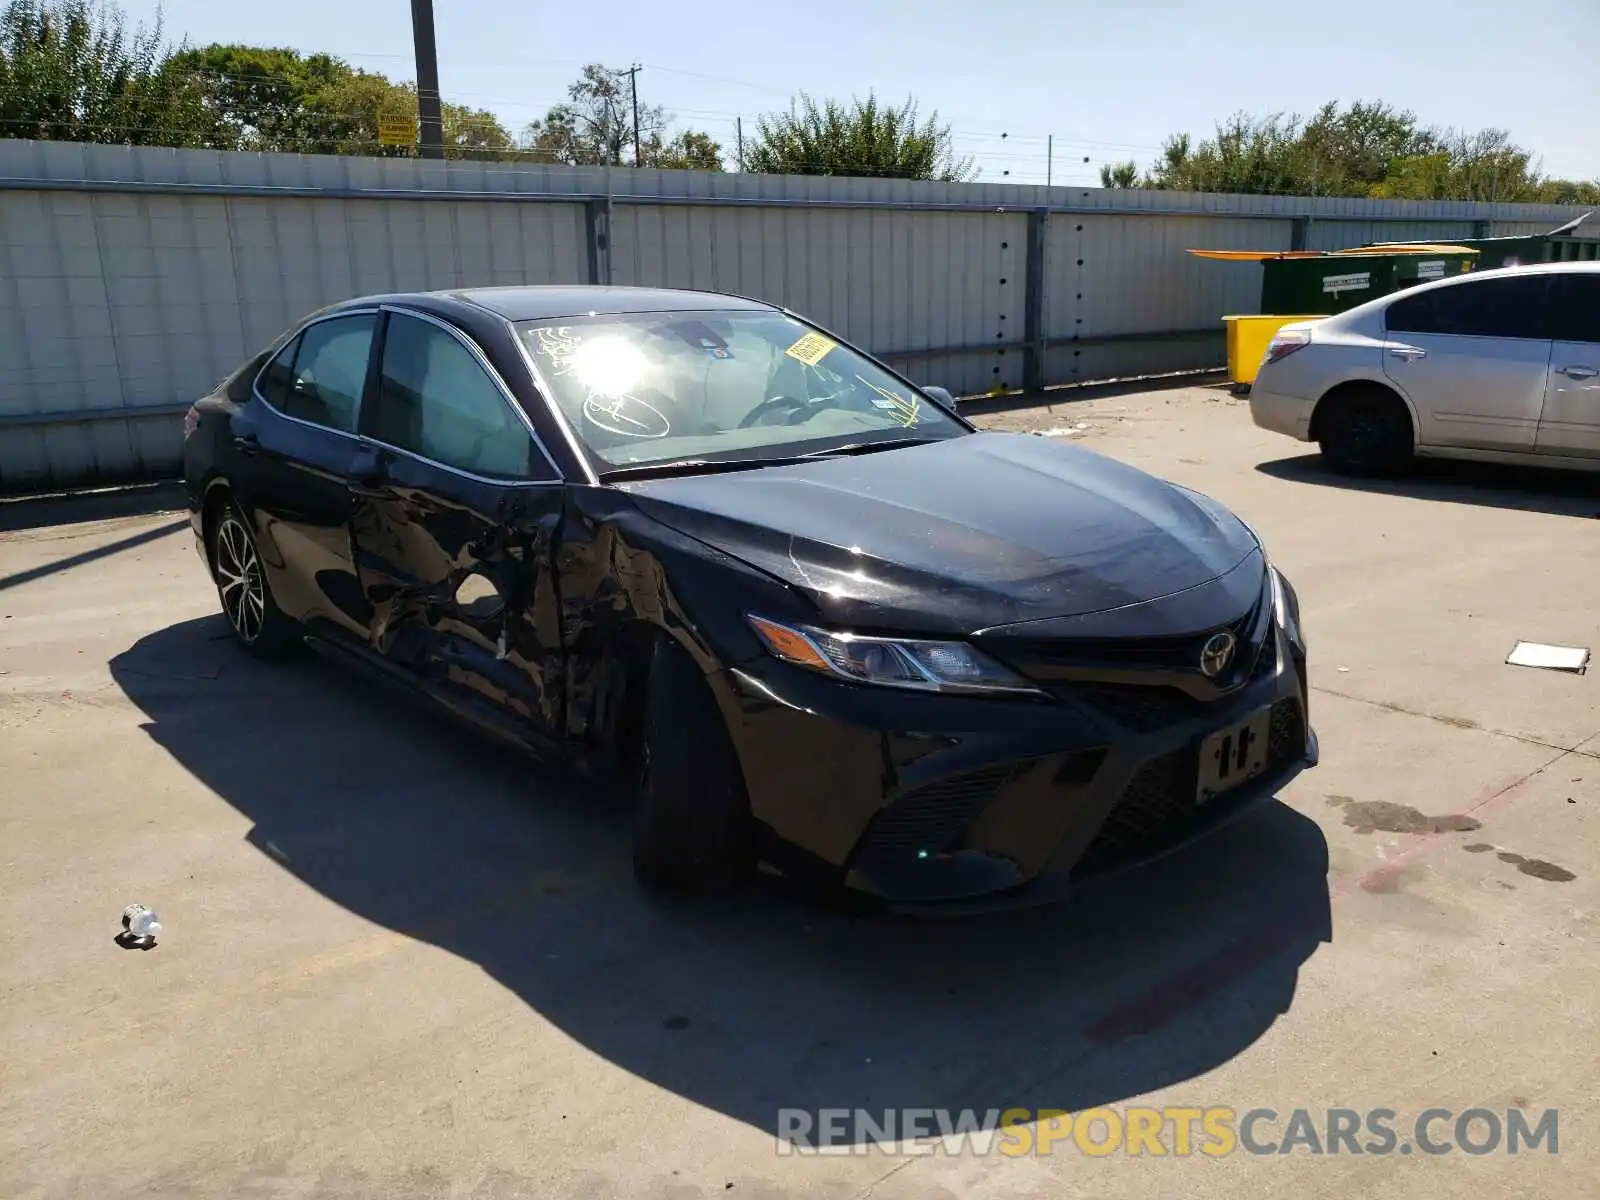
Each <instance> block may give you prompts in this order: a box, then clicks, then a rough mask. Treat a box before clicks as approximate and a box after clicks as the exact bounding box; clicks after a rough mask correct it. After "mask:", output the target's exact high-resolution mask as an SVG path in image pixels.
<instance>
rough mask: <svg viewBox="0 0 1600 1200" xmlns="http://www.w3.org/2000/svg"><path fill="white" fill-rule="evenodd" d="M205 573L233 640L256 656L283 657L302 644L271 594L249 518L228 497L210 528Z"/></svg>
mask: <svg viewBox="0 0 1600 1200" xmlns="http://www.w3.org/2000/svg"><path fill="white" fill-rule="evenodd" d="M211 573H212V576H213V577H214V578H215V580H216V583H217V596H218V598H219V599H220V600H221V601H222V615H223V616H224V617H226V618H227V620H228V627H229V628H230V629H231V630H232V631H233V639H234V641H236V642H238V643H239V646H240V647H241V648H242V649H243V650H245V651H246V652H247V653H249V654H252V655H254V656H255V657H257V658H263V659H275V658H284V657H286V656H288V655H290V654H292V653H294V652H295V651H296V650H298V649H299V648H300V647H301V645H303V643H304V637H303V631H302V630H301V628H300V625H299V623H298V622H296V621H293V620H291V619H290V618H288V617H287V616H285V615H284V613H283V610H282V609H280V608H279V607H278V602H277V601H276V600H274V599H273V598H272V588H271V586H270V585H269V584H268V583H267V576H266V572H265V571H264V570H262V567H261V553H260V551H259V550H258V549H257V548H256V538H255V534H254V533H253V532H252V531H251V529H250V523H249V522H248V521H247V520H245V516H244V514H243V513H242V512H240V511H239V506H238V505H237V504H235V503H234V502H233V501H232V500H229V501H228V502H227V503H225V504H224V505H223V506H222V510H221V512H219V513H218V514H217V520H216V524H215V525H214V527H213V528H212V531H211Z"/></svg>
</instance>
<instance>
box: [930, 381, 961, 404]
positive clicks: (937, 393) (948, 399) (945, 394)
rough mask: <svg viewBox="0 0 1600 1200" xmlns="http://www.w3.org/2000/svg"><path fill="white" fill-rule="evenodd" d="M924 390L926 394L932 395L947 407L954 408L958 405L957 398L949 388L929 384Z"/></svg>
mask: <svg viewBox="0 0 1600 1200" xmlns="http://www.w3.org/2000/svg"><path fill="white" fill-rule="evenodd" d="M922 391H923V394H924V395H928V396H932V397H933V398H934V399H935V400H937V401H938V402H939V403H940V404H942V405H944V406H945V407H946V408H954V407H955V406H956V398H955V397H954V396H952V395H951V394H950V389H949V388H942V387H939V386H938V385H937V384H929V385H928V386H927V387H924V388H923V389H922Z"/></svg>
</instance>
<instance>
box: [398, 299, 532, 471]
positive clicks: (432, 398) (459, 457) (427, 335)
mask: <svg viewBox="0 0 1600 1200" xmlns="http://www.w3.org/2000/svg"><path fill="white" fill-rule="evenodd" d="M370 432H371V435H372V436H373V437H374V438H376V439H377V440H378V441H381V442H387V443H388V444H389V445H391V446H398V447H400V448H401V449H402V450H410V451H413V452H414V453H417V454H420V455H422V456H423V457H424V458H431V459H433V461H435V462H439V463H444V464H445V465H446V466H450V467H455V468H457V469H458V470H462V471H470V472H472V473H473V474H474V475H486V476H490V477H493V478H505V479H523V478H526V477H527V476H528V475H529V473H530V465H531V464H535V463H538V464H541V466H542V462H543V459H542V457H540V456H539V455H538V454H537V452H536V451H535V450H534V443H533V437H532V435H531V434H529V432H528V427H527V426H526V425H525V424H524V423H523V421H522V418H521V417H520V416H519V415H518V414H517V413H516V412H514V411H513V410H512V407H511V402H510V401H509V400H507V399H506V396H505V393H503V392H502V391H501V390H500V388H499V386H498V385H497V384H496V383H495V382H494V380H493V379H491V378H490V377H489V375H488V373H487V372H485V371H484V369H483V367H482V366H481V365H480V364H479V363H478V360H477V358H476V357H475V356H474V355H473V354H472V352H471V351H470V350H468V349H467V348H466V347H465V346H464V345H462V344H461V342H460V341H459V340H458V339H457V338H456V337H455V336H454V335H453V334H451V333H448V332H447V331H445V330H444V329H441V328H440V327H439V326H437V325H434V324H433V323H431V322H429V321H423V320H420V319H418V318H416V317H408V316H405V315H403V314H401V313H390V314H389V330H388V332H387V333H386V334H385V335H384V339H383V366H382V371H381V374H380V385H379V391H378V407H377V411H376V412H375V413H374V414H373V419H372V422H371V431H370Z"/></svg>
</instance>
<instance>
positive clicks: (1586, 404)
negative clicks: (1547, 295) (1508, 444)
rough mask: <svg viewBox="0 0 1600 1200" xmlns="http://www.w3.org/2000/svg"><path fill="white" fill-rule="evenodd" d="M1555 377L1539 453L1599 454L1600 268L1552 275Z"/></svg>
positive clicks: (1551, 379) (1546, 400)
mask: <svg viewBox="0 0 1600 1200" xmlns="http://www.w3.org/2000/svg"><path fill="white" fill-rule="evenodd" d="M1551 287H1552V293H1551V306H1550V307H1551V321H1552V323H1553V326H1554V332H1555V342H1554V343H1553V344H1552V346H1551V349H1550V377H1549V384H1548V386H1547V387H1546V389H1545V393H1544V414H1543V415H1542V416H1541V417H1540V419H1539V441H1538V445H1537V447H1536V449H1537V450H1538V451H1539V453H1540V454H1565V455H1570V456H1574V457H1584V458H1600V274H1590V273H1588V272H1572V273H1570V274H1568V273H1565V272H1562V273H1559V274H1553V275H1552V276H1551Z"/></svg>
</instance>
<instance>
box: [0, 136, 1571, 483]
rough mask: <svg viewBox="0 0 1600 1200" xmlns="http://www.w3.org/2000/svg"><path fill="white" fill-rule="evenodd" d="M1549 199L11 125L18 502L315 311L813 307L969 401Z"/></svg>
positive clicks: (1, 258) (132, 472) (1155, 367)
mask: <svg viewBox="0 0 1600 1200" xmlns="http://www.w3.org/2000/svg"><path fill="white" fill-rule="evenodd" d="M1574 215H1576V210H1569V209H1563V208H1560V207H1556V206H1528V205H1520V206H1518V205H1493V206H1491V205H1471V204H1464V203H1458V202H1443V203H1423V204H1414V203H1402V202H1394V201H1370V200H1349V199H1329V198H1318V199H1301V198H1296V197H1284V196H1216V195H1187V194H1181V193H1164V192H1144V191H1104V190H1100V189H1083V188H1052V189H1046V188H1042V187H1028V186H1018V185H1010V184H926V183H912V182H908V181H904V180H872V179H832V178H787V177H777V176H755V175H716V174H709V173H697V172H666V171H652V170H643V171H632V170H623V169H617V170H609V171H608V170H584V169H575V168H562V167H529V166H521V165H516V166H513V165H504V164H492V163H490V164H478V163H453V162H452V163H432V162H421V161H419V160H413V159H360V158H333V157H316V156H299V155H255V154H232V153H218V152H212V151H183V150H167V149H159V148H137V149H129V148H124V147H113V146H95V145H86V144H78V143H60V142H26V141H15V140H11V141H0V492H14V491H21V490H27V489H31V488H39V487H51V486H68V485H75V484H81V483H88V482H96V481H112V480H122V479H135V478H152V477H159V476H163V475H170V474H171V473H172V472H173V471H174V470H175V468H176V463H177V456H178V441H179V439H178V432H177V430H178V421H179V417H180V414H181V413H182V411H183V409H184V408H185V407H186V406H187V404H188V402H189V401H190V400H192V399H193V398H194V397H195V396H198V395H200V394H202V393H204V392H205V391H207V390H208V389H209V388H210V387H211V386H213V385H214V384H215V383H216V381H217V380H218V379H219V378H221V377H222V376H223V375H224V374H226V373H227V372H228V371H230V370H231V369H232V368H233V367H234V366H236V365H237V364H238V363H239V362H240V361H242V360H243V359H244V358H246V357H247V356H248V355H249V354H250V353H253V352H254V350H256V349H257V348H259V347H260V346H262V345H264V344H265V343H267V342H268V341H270V340H271V339H272V338H273V337H275V336H276V335H277V334H278V333H279V332H280V331H281V330H283V329H284V328H285V327H286V326H288V325H289V324H290V323H291V322H293V321H294V320H295V319H296V318H298V317H299V316H301V315H302V314H304V313H306V312H309V311H311V310H312V309H315V308H317V307H320V306H321V305H323V304H327V303H329V302H331V301H334V300H339V299H343V298H346V297H349V296H354V295H361V294H366V293H373V292H389V291H407V290H414V289H425V288H449V287H466V286H476V285H488V284H502V283H558V282H559V283H572V282H615V283H635V284H647V285H660V286H671V287H689V288H709V289H713V290H718V291H732V292H739V293H742V294H745V295H752V296H758V297H761V298H764V299H768V300H772V301H776V302H779V303H782V304H785V305H787V306H789V307H791V308H794V309H796V310H798V311H800V312H802V313H805V314H806V315H808V316H811V317H812V318H814V319H816V320H817V321H819V322H821V323H822V324H824V325H826V326H828V327H829V328H831V329H834V330H835V331H837V332H838V333H840V334H842V335H843V336H845V337H847V338H849V339H851V340H852V341H855V342H858V343H860V344H862V345H864V346H866V347H867V348H869V349H871V350H873V351H875V352H877V353H878V354H880V355H882V356H884V357H886V358H888V359H890V360H892V361H893V362H894V363H895V364H896V365H897V366H898V367H900V368H901V369H902V370H905V371H906V372H907V373H908V374H910V375H911V376H912V377H913V378H916V379H919V380H922V381H925V382H929V383H942V384H944V385H945V386H947V387H950V388H951V389H952V390H953V391H956V392H959V393H974V392H981V391H988V390H990V389H992V388H995V387H1003V388H1014V387H1019V386H1040V385H1049V384H1060V383H1072V382H1081V381H1087V380H1092V379H1104V378H1109V377H1113V376H1125V375H1134V374H1153V373H1159V372H1164V371H1176V370H1184V369H1192V368H1205V367H1211V366H1216V365H1219V364H1220V363H1221V361H1222V339H1221V332H1220V331H1221V326H1220V321H1219V318H1220V317H1221V316H1222V314H1224V313H1227V312H1246V313H1247V312H1253V311H1255V310H1256V307H1257V302H1258V297H1259V291H1260V267H1259V266H1252V265H1248V264H1226V263H1218V262H1212V261H1206V260H1201V259H1196V258H1194V257H1193V256H1191V255H1188V254H1186V253H1184V251H1185V250H1187V249H1189V248H1191V247H1207V248H1221V249H1262V250H1266V249H1289V248H1291V247H1307V248H1317V249H1322V248H1326V249H1333V248H1339V247H1343V246H1351V245H1359V244H1362V243H1364V242H1369V241H1375V240H1391V241H1393V240H1401V239H1420V238H1434V239H1439V238H1449V237H1465V236H1471V235H1473V234H1477V235H1480V236H1481V235H1483V234H1485V233H1490V232H1492V233H1522V232H1537V231H1540V230H1543V229H1547V228H1550V227H1551V226H1553V225H1556V224H1559V223H1561V222H1563V221H1566V220H1569V219H1571V217H1572V216H1574Z"/></svg>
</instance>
